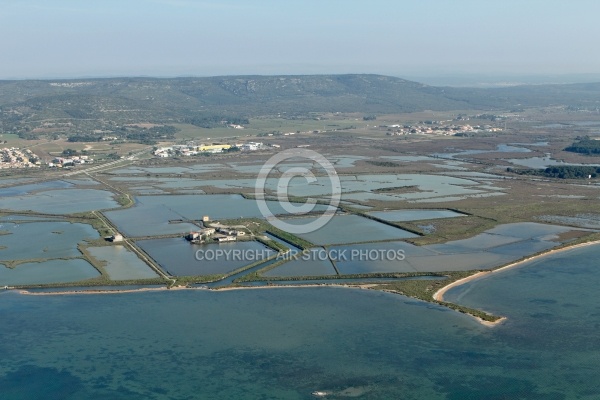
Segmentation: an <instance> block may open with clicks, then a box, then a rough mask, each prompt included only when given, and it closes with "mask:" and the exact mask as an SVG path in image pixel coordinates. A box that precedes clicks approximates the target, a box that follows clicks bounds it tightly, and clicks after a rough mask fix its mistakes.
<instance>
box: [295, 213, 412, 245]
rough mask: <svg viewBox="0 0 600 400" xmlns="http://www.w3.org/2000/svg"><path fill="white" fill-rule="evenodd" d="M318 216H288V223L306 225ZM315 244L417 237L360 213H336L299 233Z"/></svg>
mask: <svg viewBox="0 0 600 400" xmlns="http://www.w3.org/2000/svg"><path fill="white" fill-rule="evenodd" d="M317 218H318V217H302V218H287V219H285V222H286V223H289V224H292V225H305V224H308V223H311V222H313V221H315V220H316V219H317ZM298 236H299V237H301V238H302V239H305V240H308V241H309V242H312V243H314V244H319V245H331V244H345V243H357V242H369V241H382V240H394V239H407V238H412V237H417V235H416V234H414V233H412V232H409V231H405V230H404V229H400V228H396V227H394V226H390V225H386V224H383V223H381V222H377V221H375V220H372V219H368V218H364V217H361V216H358V215H335V216H333V218H332V219H331V220H330V221H329V222H328V223H327V224H326V225H325V226H323V227H321V228H319V229H317V230H315V231H313V232H309V233H301V234H298Z"/></svg>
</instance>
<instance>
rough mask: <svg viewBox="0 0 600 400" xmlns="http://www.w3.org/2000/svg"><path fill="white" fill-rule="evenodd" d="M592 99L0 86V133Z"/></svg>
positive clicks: (402, 91)
mask: <svg viewBox="0 0 600 400" xmlns="http://www.w3.org/2000/svg"><path fill="white" fill-rule="evenodd" d="M599 100H600V83H595V84H570V85H534V86H516V87H507V88H493V89H472V88H450V87H434V86H428V85H423V84H420V83H417V82H412V81H407V80H404V79H400V78H394V77H389V76H381V75H306V76H224V77H209V78H170V79H157V78H107V79H77V80H24V81H0V123H1V125H0V128H1V129H2V130H3V131H5V132H7V131H11V130H13V131H14V130H15V129H17V130H21V129H32V127H33V126H35V123H36V122H39V121H45V120H64V121H67V120H68V121H71V122H72V123H74V124H75V125H78V124H79V125H80V126H81V127H82V129H84V128H85V129H89V128H91V127H92V126H97V125H98V124H97V123H92V122H89V121H96V122H102V124H107V123H108V122H109V121H111V122H112V123H116V124H121V123H127V122H139V121H147V122H156V123H173V122H186V121H188V122H189V120H194V121H195V120H198V119H202V118H205V117H206V116H208V115H213V116H214V115H217V116H219V115H223V116H232V115H235V116H240V117H248V116H256V115H274V114H279V113H286V114H287V115H306V114H307V113H309V112H337V111H339V112H363V113H398V112H411V111H420V110H434V111H443V110H465V109H476V110H477V109H479V110H511V109H519V108H524V107H532V106H546V105H559V104H562V105H569V106H573V107H598V106H600V102H599ZM64 121H63V122H64ZM84 121H88V122H87V123H84Z"/></svg>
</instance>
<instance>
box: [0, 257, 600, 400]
mask: <svg viewBox="0 0 600 400" xmlns="http://www.w3.org/2000/svg"><path fill="white" fill-rule="evenodd" d="M598 259H600V246H593V247H586V248H581V249H577V250H572V251H568V252H562V253H556V254H555V255H552V256H549V257H547V258H542V259H538V260H536V261H534V262H530V263H529V264H527V265H524V266H522V267H518V268H515V269H512V270H507V271H505V272H500V273H497V274H492V275H490V276H488V277H487V278H485V279H481V280H478V281H474V282H472V283H469V284H468V285H465V286H462V287H458V288H456V289H454V290H451V291H450V292H449V293H447V299H448V300H451V301H458V302H459V303H461V304H465V305H468V306H471V307H477V308H481V309H485V310H488V311H490V312H494V313H496V314H499V315H504V316H507V317H508V320H507V321H505V322H504V323H503V324H501V325H498V326H496V327H493V328H490V327H486V326H483V325H481V324H479V323H478V322H477V321H475V320H474V319H473V318H471V317H469V316H467V315H464V314H460V313H458V312H455V311H451V310H449V309H447V308H443V307H440V306H437V305H433V304H429V303H424V302H422V301H417V300H414V299H410V298H406V297H403V296H399V295H394V294H389V293H382V292H375V291H370V290H359V289H348V288H326V287H323V288H276V289H254V290H252V289H251V290H239V291H223V292H213V291H208V290H188V291H174V292H170V291H163V292H141V293H123V294H107V295H100V294H98V295H85V294H79V295H77V294H73V295H58V296H57V295H54V296H26V295H21V294H19V293H17V292H13V291H6V292H4V293H0V318H1V319H2V324H0V338H1V339H2V340H0V354H2V362H0V397H1V398H2V399H39V398H44V399H184V398H190V399H192V398H211V399H231V398H235V399H260V398H269V399H271V398H281V399H283V398H285V399H310V398H313V397H312V395H311V393H312V392H313V391H316V390H319V391H326V392H328V393H331V394H332V395H331V396H330V397H329V398H348V397H350V395H355V396H358V397H357V398H369V399H451V400H455V399H456V400H458V399H512V398H523V399H575V398H577V399H580V398H581V399H597V398H598V397H599V396H600V383H599V381H598V379H597V378H598V375H599V374H600V363H599V362H598V360H600V335H598V327H599V326H600V299H599V298H598V296H597V287H598V284H600V265H599V263H598V261H597V260H598ZM360 396H362V397H360Z"/></svg>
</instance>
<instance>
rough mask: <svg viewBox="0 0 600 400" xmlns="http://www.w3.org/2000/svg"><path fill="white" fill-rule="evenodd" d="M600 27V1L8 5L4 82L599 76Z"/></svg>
mask: <svg viewBox="0 0 600 400" xmlns="http://www.w3.org/2000/svg"><path fill="white" fill-rule="evenodd" d="M599 15H600V1H598V0H569V1H566V0H206V1H204V0H197V1H195V0H0V37H1V38H2V39H1V40H0V79H27V78H81V77H113V76H156V77H174V76H216V75H252V74H259V75H274V74H285V75H289V74H330V73H377V74H385V75H392V76H398V77H409V76H450V75H461V74H462V75H470V74H471V75H497V76H510V75H518V74H521V75H561V74H594V73H596V74H600V52H598V51H597V48H596V47H597V43H598V41H599V40H600V23H598V16H599ZM599 76H600V75H599Z"/></svg>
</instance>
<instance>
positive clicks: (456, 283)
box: [432, 240, 600, 326]
mask: <svg viewBox="0 0 600 400" xmlns="http://www.w3.org/2000/svg"><path fill="white" fill-rule="evenodd" d="M595 244H600V240H595V241H592V242H585V243H578V244H574V245H572V246H566V247H561V248H560V249H551V250H548V251H546V252H544V253H541V254H538V255H535V256H531V257H527V258H524V259H523V260H520V261H515V262H514V263H511V264H508V265H505V266H504V267H501V268H498V269H493V270H490V271H481V272H478V273H476V274H473V275H471V276H468V277H466V278H462V279H459V280H457V281H454V282H452V283H450V284H448V285H446V286H444V287H442V288H440V289H438V291H437V292H435V293H434V294H433V296H432V297H433V299H434V300H436V301H444V294H446V292H447V291H448V290H450V289H452V288H454V287H457V286H460V285H464V284H465V283H467V282H471V281H473V280H475V279H478V278H481V277H483V276H486V275H490V274H494V273H496V272H500V271H504V270H507V269H510V268H515V267H518V266H520V265H522V264H525V263H527V262H529V261H534V260H537V259H540V258H544V257H547V256H550V255H552V254H556V253H560V252H563V251H567V250H573V249H577V248H580V247H586V246H591V245H595ZM473 317H474V318H475V319H477V320H478V321H479V322H480V323H481V324H483V325H486V326H496V325H498V324H499V323H502V322H504V321H505V320H506V317H502V318H500V319H498V320H496V321H485V320H483V319H481V318H479V317H475V316H473Z"/></svg>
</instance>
